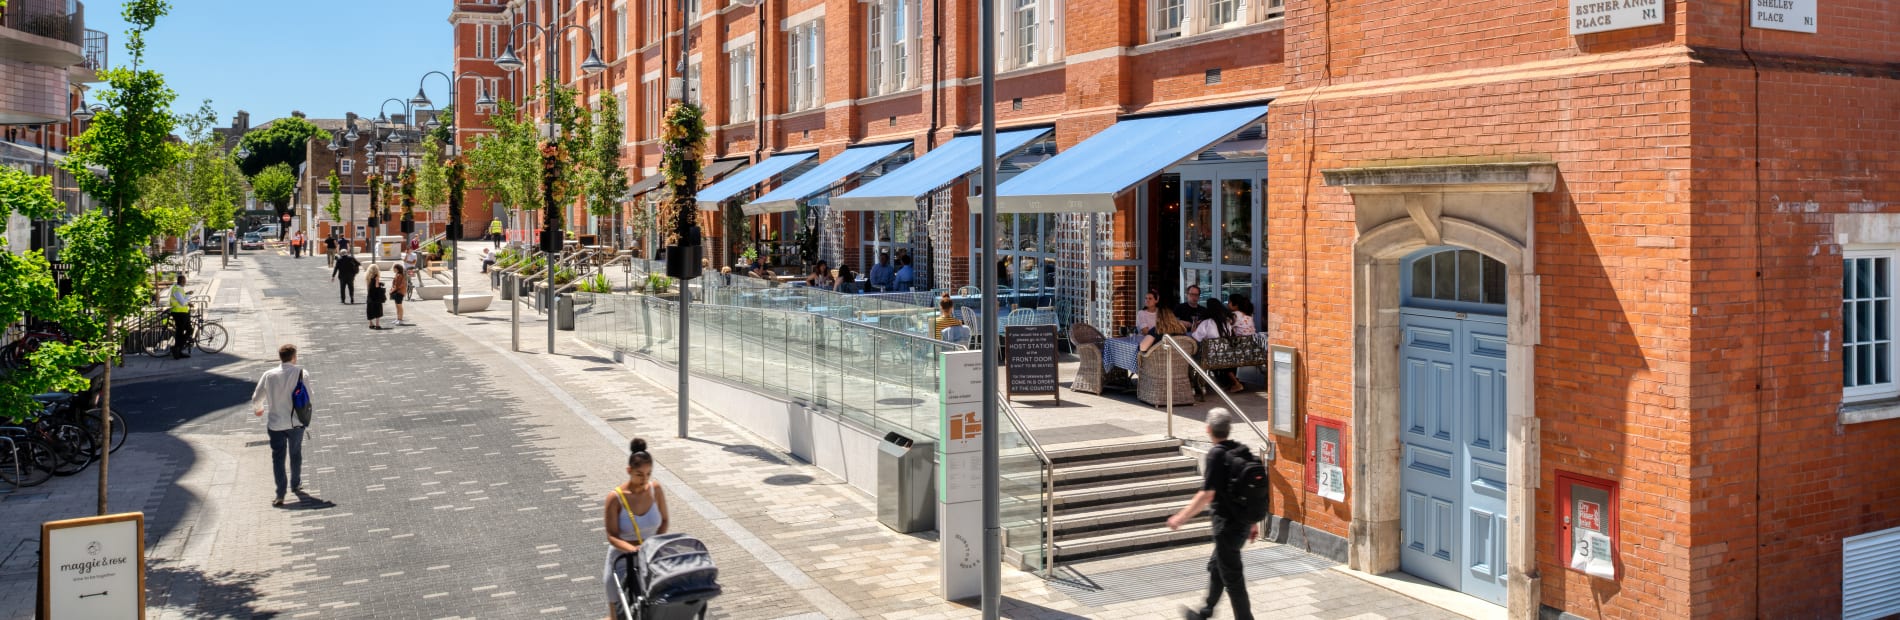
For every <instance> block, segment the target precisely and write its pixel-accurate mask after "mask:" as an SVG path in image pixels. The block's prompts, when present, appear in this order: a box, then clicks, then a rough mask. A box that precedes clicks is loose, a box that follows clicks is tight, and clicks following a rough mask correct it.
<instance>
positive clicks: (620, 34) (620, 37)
mask: <svg viewBox="0 0 1900 620" xmlns="http://www.w3.org/2000/svg"><path fill="white" fill-rule="evenodd" d="M607 18H608V19H610V20H613V24H614V49H613V51H612V52H610V53H611V54H612V55H613V57H614V58H619V57H620V55H622V54H625V53H627V3H625V2H622V3H619V4H615V5H614V8H613V12H611V13H608V14H607Z"/></svg>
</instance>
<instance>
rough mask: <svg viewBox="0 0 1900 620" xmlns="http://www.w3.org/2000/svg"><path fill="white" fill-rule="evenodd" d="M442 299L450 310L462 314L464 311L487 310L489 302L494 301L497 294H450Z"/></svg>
mask: <svg viewBox="0 0 1900 620" xmlns="http://www.w3.org/2000/svg"><path fill="white" fill-rule="evenodd" d="M442 300H443V303H444V304H445V305H447V306H448V309H449V312H453V313H456V314H461V313H464V312H481V311H483V310H487V309H488V304H491V303H494V301H495V296H494V295H487V294H482V295H467V294H463V295H449V296H446V297H443V298H442Z"/></svg>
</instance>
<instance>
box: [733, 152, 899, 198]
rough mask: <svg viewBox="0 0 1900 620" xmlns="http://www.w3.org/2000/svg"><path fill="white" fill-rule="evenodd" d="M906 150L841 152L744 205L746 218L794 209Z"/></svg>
mask: <svg viewBox="0 0 1900 620" xmlns="http://www.w3.org/2000/svg"><path fill="white" fill-rule="evenodd" d="M908 148H911V143H909V142H895V143H891V144H879V145H875V146H859V147H853V148H848V149H845V151H844V152H843V153H839V154H838V155H837V156H836V157H832V158H831V159H828V160H825V163H822V164H818V167H817V168H812V169H811V171H810V172H807V173H805V174H802V175H799V176H798V178H796V179H792V180H791V181H787V182H786V183H785V184H784V185H780V186H778V189H774V190H772V191H771V192H768V193H766V194H765V195H764V196H760V197H759V199H758V200H754V201H752V202H750V203H747V204H746V205H745V212H746V215H759V214H761V213H782V212H785V211H791V210H793V209H796V208H798V201H800V200H804V199H806V198H810V197H812V196H816V195H818V194H821V193H824V191H825V190H827V189H831V186H833V185H837V184H838V183H840V182H842V181H844V180H845V179H847V178H849V177H850V176H851V175H854V174H857V173H860V172H863V171H864V169H866V168H870V167H871V166H874V165H877V163H878V162H880V161H883V160H884V158H886V157H889V156H891V155H892V154H895V153H897V152H898V151H899V150H901V149H908Z"/></svg>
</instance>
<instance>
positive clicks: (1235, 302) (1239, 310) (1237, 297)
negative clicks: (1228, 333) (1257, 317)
mask: <svg viewBox="0 0 1900 620" xmlns="http://www.w3.org/2000/svg"><path fill="white" fill-rule="evenodd" d="M1227 310H1228V311H1230V312H1233V313H1234V335H1235V336H1252V335H1254V327H1253V322H1254V318H1253V300H1251V299H1247V296H1246V295H1242V294H1240V293H1234V294H1232V295H1228V296H1227Z"/></svg>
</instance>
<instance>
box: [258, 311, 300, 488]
mask: <svg viewBox="0 0 1900 620" xmlns="http://www.w3.org/2000/svg"><path fill="white" fill-rule="evenodd" d="M277 361H278V364H277V367H276V368H272V369H270V370H266V371H264V376H262V377H258V379H257V388H256V389H253V390H251V411H252V412H253V413H255V414H256V415H257V416H258V417H263V418H264V428H265V429H266V431H267V432H268V433H269V434H270V463H271V474H272V475H273V476H274V477H275V479H276V482H277V496H276V497H275V498H274V499H272V500H271V502H270V505H272V506H282V505H284V488H285V485H286V480H285V476H284V465H285V462H286V461H288V462H289V465H290V476H289V479H288V485H289V488H290V489H291V490H293V491H296V492H297V494H298V495H302V494H303V431H304V420H302V419H299V417H298V415H297V404H296V400H297V398H298V397H297V396H296V392H297V391H299V390H301V391H302V392H303V396H302V399H303V401H304V403H305V406H308V402H309V398H310V373H308V372H305V371H304V369H303V368H302V367H299V366H297V345H294V344H286V345H284V346H281V347H277ZM266 416H268V417H266Z"/></svg>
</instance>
